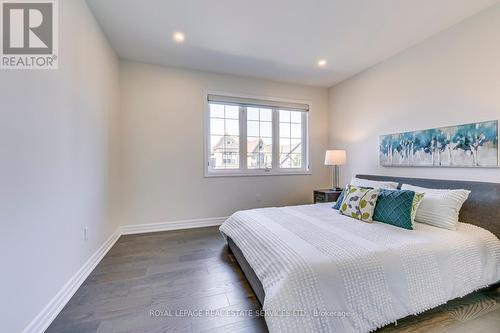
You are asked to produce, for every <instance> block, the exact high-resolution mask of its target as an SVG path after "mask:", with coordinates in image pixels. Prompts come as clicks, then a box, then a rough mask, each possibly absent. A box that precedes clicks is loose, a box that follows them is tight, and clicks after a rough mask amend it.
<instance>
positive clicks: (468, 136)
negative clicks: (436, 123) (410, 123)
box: [380, 120, 498, 167]
mask: <svg viewBox="0 0 500 333" xmlns="http://www.w3.org/2000/svg"><path fill="white" fill-rule="evenodd" d="M380 165H382V166H436V167H496V166H498V121H497V120H494V121H485V122H480V123H472V124H466V125H459V126H449V127H441V128H434V129H427V130H423V131H414V132H406V133H399V134H389V135H382V136H380Z"/></svg>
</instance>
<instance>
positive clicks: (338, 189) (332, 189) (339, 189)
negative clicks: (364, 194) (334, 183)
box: [330, 187, 344, 191]
mask: <svg viewBox="0 0 500 333" xmlns="http://www.w3.org/2000/svg"><path fill="white" fill-rule="evenodd" d="M342 190H344V189H343V188H342V187H332V188H331V189H330V191H342Z"/></svg>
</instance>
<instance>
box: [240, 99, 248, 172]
mask: <svg viewBox="0 0 500 333" xmlns="http://www.w3.org/2000/svg"><path fill="white" fill-rule="evenodd" d="M240 169H241V170H247V169H248V166H247V108H246V107H245V106H240Z"/></svg>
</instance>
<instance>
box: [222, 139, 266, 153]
mask: <svg viewBox="0 0 500 333" xmlns="http://www.w3.org/2000/svg"><path fill="white" fill-rule="evenodd" d="M224 140H226V142H225V148H224ZM259 147H260V151H261V152H262V153H271V152H272V145H266V144H264V142H263V141H262V139H255V140H249V141H248V146H247V151H248V153H258V152H259ZM239 149H240V138H239V137H238V136H235V135H226V136H225V137H221V138H220V139H219V141H218V142H217V144H216V145H215V146H214V148H213V150H214V151H223V150H225V151H237V150H239Z"/></svg>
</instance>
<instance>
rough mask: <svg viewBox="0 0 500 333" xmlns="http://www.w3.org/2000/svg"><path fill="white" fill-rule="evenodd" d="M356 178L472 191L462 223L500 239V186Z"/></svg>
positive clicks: (415, 179)
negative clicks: (481, 229)
mask: <svg viewBox="0 0 500 333" xmlns="http://www.w3.org/2000/svg"><path fill="white" fill-rule="evenodd" d="M356 177H358V178H362V179H368V180H380V181H393V182H398V183H399V187H401V185H402V184H403V183H404V184H410V185H415V186H421V187H428V188H440V189H466V190H470V191H471V193H470V195H469V198H468V199H467V201H465V203H464V205H463V206H462V209H461V210H460V218H459V220H460V222H467V223H470V224H474V225H477V226H480V227H481V228H484V229H486V230H489V231H491V232H492V233H494V234H495V235H496V236H497V237H498V238H500V184H497V183H482V182H468V181H458V180H441V179H421V178H401V177H390V176H375V175H357V176H356Z"/></svg>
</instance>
